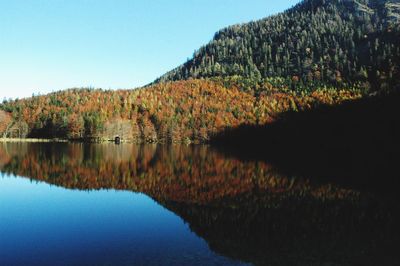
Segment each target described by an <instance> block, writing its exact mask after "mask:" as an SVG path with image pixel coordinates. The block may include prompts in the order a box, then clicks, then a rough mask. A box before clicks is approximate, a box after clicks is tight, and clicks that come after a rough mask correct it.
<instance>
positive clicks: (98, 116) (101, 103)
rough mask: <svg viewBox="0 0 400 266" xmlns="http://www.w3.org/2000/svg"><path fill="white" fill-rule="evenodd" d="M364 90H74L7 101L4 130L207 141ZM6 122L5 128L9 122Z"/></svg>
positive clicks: (183, 84) (187, 84) (170, 86)
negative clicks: (291, 111)
mask: <svg viewBox="0 0 400 266" xmlns="http://www.w3.org/2000/svg"><path fill="white" fill-rule="evenodd" d="M359 97H361V94H360V92H358V91H349V90H341V91H337V90H334V89H320V90H316V91H314V92H312V93H309V94H295V93H293V92H291V91H284V90H283V89H282V88H280V89H275V88H274V87H272V85H271V84H269V83H264V84H263V85H262V86H261V87H258V92H257V94H255V93H249V92H245V91H243V90H242V89H241V88H240V87H239V86H238V85H236V84H235V82H230V83H227V82H223V81H210V80H208V81H207V80H190V81H177V82H170V83H163V84H157V85H154V86H151V87H147V88H143V89H138V90H120V91H103V90H90V89H71V90H66V91H60V92H55V93H51V94H48V95H43V96H34V97H31V98H27V99H21V100H14V101H9V102H3V104H2V105H0V110H3V112H2V113H0V115H1V116H2V117H4V119H2V118H1V117H0V121H1V123H0V134H2V135H3V136H5V137H39V138H67V139H77V140H82V139H86V140H88V139H91V140H100V139H106V140H110V139H113V138H115V136H117V135H118V136H120V137H121V138H122V139H123V140H125V141H131V142H172V141H175V142H197V143H199V142H207V141H208V140H209V137H210V136H211V135H212V134H214V133H217V132H220V131H222V130H224V129H225V128H228V127H236V126H239V125H242V124H252V125H262V124H266V123H269V122H272V121H274V120H275V119H276V117H277V116H278V115H279V114H281V113H283V112H286V111H290V110H306V109H310V108H313V107H315V106H317V105H320V104H336V103H340V102H342V101H344V100H348V99H355V98H359ZM1 125H3V126H1Z"/></svg>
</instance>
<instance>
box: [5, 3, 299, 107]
mask: <svg viewBox="0 0 400 266" xmlns="http://www.w3.org/2000/svg"><path fill="white" fill-rule="evenodd" d="M297 2H299V0H280V1H271V0H169V1H167V0H12V1H10V0H0V100H2V99H4V98H7V99H9V98H23V97H30V96H32V94H35V95H37V94H39V93H40V94H45V93H48V92H52V91H58V90H62V89H67V88H73V87H93V88H103V89H119V88H125V89H130V88H136V87H139V86H143V85H146V84H148V83H150V82H152V81H153V80H154V79H156V78H157V77H159V76H161V75H162V74H164V73H165V72H167V71H169V70H171V69H173V68H175V67H176V66H178V65H180V64H182V63H183V62H185V61H186V60H187V59H188V58H190V57H191V56H192V55H193V52H194V51H195V50H196V49H198V48H200V47H201V46H202V45H204V44H206V43H208V42H209V41H210V40H211V39H212V38H213V36H214V33H215V32H216V31H218V30H219V29H221V28H224V27H226V26H229V25H233V24H237V23H245V22H249V21H251V20H257V19H260V18H264V17H266V16H269V15H273V14H276V13H278V12H281V11H284V10H286V9H288V8H290V7H291V6H293V5H295V4H296V3H297Z"/></svg>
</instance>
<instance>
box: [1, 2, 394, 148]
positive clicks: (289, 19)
mask: <svg viewBox="0 0 400 266" xmlns="http://www.w3.org/2000/svg"><path fill="white" fill-rule="evenodd" d="M399 21H400V0H357V1H356V0H331V1H327V0H304V1H302V2H301V3H299V4H297V5H296V6H294V7H293V8H291V9H289V10H287V11H286V12H284V13H281V14H278V15H276V16H271V17H268V18H265V19H262V20H259V21H255V22H251V23H248V24H243V25H235V26H231V27H228V28H226V29H223V30H221V31H219V32H217V33H216V35H215V37H214V40H212V41H211V42H210V43H209V44H207V45H206V46H204V47H202V48H200V50H198V51H197V52H195V54H194V57H193V58H192V59H191V60H189V61H188V62H186V63H185V64H183V65H182V66H180V67H178V68H176V69H175V70H173V71H171V72H169V73H167V74H165V75H164V76H162V77H161V78H160V79H158V80H156V81H155V83H154V84H152V85H151V86H147V87H144V88H141V89H137V90H119V91H103V90H89V89H71V90H66V91H61V92H56V93H51V94H48V95H44V96H35V97H32V98H28V99H22V100H12V101H4V102H3V104H0V135H1V136H3V137H41V138H54V137H58V138H66V139H112V138H113V137H115V136H116V135H119V136H120V137H122V138H123V139H124V140H129V141H135V142H143V141H150V142H153V141H154V142H170V141H185V142H188V141H190V142H206V141H208V140H209V139H210V136H212V135H213V134H215V133H218V132H220V131H223V130H225V129H227V128H232V127H237V126H239V125H243V124H247V125H265V124H268V123H271V122H273V121H275V120H276V119H277V118H278V117H279V116H280V114H282V113H285V112H288V111H304V110H309V109H312V108H314V107H316V106H319V105H321V104H331V105H332V104H339V103H341V102H343V101H345V100H350V99H357V98H360V97H362V96H365V95H368V94H370V92H371V90H381V91H386V90H387V89H397V88H398V87H399V83H398V80H399V79H400V67H399V65H400V64H399V63H400V26H399ZM185 79H188V80H186V81H185ZM189 79H190V80H189ZM171 81H172V82H171Z"/></svg>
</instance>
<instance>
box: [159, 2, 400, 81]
mask: <svg viewBox="0 0 400 266" xmlns="http://www.w3.org/2000/svg"><path fill="white" fill-rule="evenodd" d="M399 17H400V3H399V1H397V0H396V1H393V0H391V1H389V0H371V1H368V0H334V1H325V0H305V1H302V2H300V3H298V4H297V5H295V6H294V7H292V8H290V9H288V10H287V11H284V12H282V13H279V14H277V15H273V16H270V17H267V18H264V19H261V20H257V21H252V22H249V23H245V24H237V25H233V26H229V27H226V28H224V29H222V30H219V31H218V32H216V34H215V35H214V38H213V40H212V41H211V42H209V43H208V44H206V45H205V46H202V47H201V48H200V49H199V50H197V51H195V53H194V55H193V57H192V58H191V59H189V60H188V61H187V62H186V63H184V64H182V65H181V66H178V67H177V68H175V69H173V70H171V71H169V72H167V73H166V74H164V75H162V76H161V77H160V78H158V79H157V80H156V81H155V83H158V82H164V81H171V80H180V79H189V78H209V77H215V76H222V77H225V76H234V75H238V76H244V77H248V78H253V79H265V78H274V77H284V78H285V79H286V84H287V85H289V86H293V87H296V88H300V87H302V86H303V87H304V86H308V87H318V86H320V85H321V84H330V85H335V86H338V87H345V86H349V85H354V84H357V85H361V87H366V88H367V89H369V88H370V87H374V88H375V89H381V88H382V87H383V88H385V87H388V86H391V85H393V83H394V82H393V76H396V77H398V76H399V75H400V74H399V73H400V71H399V69H398V63H399V62H400V50H399V49H398V47H399V46H400V42H399V39H400V34H399V31H398V24H399V23H398V22H399V19H398V18H399ZM386 35H391V36H393V38H391V39H390V38H389V39H388V38H386V39H385V38H384V37H385V36H386ZM366 54H368V57H366V56H365V55H366ZM298 80H300V84H299V82H298ZM293 83H294V85H293ZM381 83H385V84H381Z"/></svg>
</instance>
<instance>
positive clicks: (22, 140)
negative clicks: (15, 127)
mask: <svg viewBox="0 0 400 266" xmlns="http://www.w3.org/2000/svg"><path fill="white" fill-rule="evenodd" d="M0 142H70V141H69V140H66V139H37V138H0Z"/></svg>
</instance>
